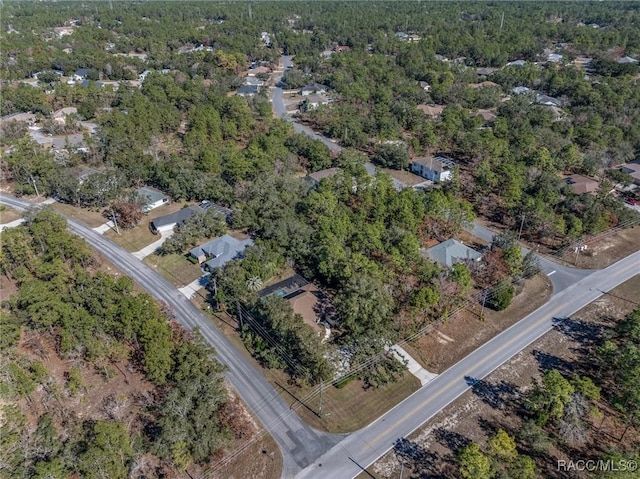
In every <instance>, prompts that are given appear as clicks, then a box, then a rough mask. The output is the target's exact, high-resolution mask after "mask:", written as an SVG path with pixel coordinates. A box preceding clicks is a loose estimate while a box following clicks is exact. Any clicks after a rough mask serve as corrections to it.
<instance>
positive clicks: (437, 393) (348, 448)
mask: <svg viewBox="0 0 640 479" xmlns="http://www.w3.org/2000/svg"><path fill="white" fill-rule="evenodd" d="M637 274H640V251H638V252H636V253H634V254H632V255H630V256H627V257H626V258H624V259H623V260H621V261H619V262H618V263H616V264H614V265H612V266H610V267H608V268H606V269H604V270H600V271H596V272H593V273H592V274H590V275H589V276H587V277H586V278H584V279H582V280H580V281H578V282H577V283H576V284H574V285H573V286H570V287H569V288H566V289H564V290H563V291H560V292H558V293H557V294H556V295H555V296H553V298H552V299H551V300H550V301H549V302H548V303H547V304H545V305H544V306H542V307H541V308H539V309H537V310H536V311H534V312H533V313H531V314H530V315H529V316H527V317H526V318H524V319H523V320H522V321H520V322H518V323H516V324H515V325H514V326H512V327H511V328H509V329H507V330H506V331H504V332H503V333H501V334H499V335H498V336H496V337H495V338H493V339H492V340H491V341H489V342H487V343H485V344H484V345H483V346H481V347H479V348H478V349H476V350H475V351H474V352H473V353H471V354H469V355H468V356H467V357H465V358H464V359H462V360H461V361H460V362H458V363H456V364H455V365H454V366H452V367H451V368H449V369H448V370H447V371H445V372H444V373H442V374H440V375H439V376H438V377H437V378H435V379H434V380H433V381H431V382H430V383H428V384H427V385H426V386H424V387H423V388H421V389H420V390H419V391H417V392H416V393H414V394H413V395H412V396H410V397H409V398H407V399H406V400H404V401H403V402H402V403H400V404H398V405H397V406H396V407H395V408H393V409H392V410H390V411H389V412H388V413H386V414H385V415H383V416H381V417H380V418H378V419H377V420H376V421H375V422H373V423H372V424H370V425H369V426H367V427H366V428H364V429H361V430H360V431H357V432H354V433H353V434H351V435H349V436H348V437H347V438H345V439H343V440H342V441H341V442H340V443H339V444H337V445H336V446H334V447H333V448H332V449H331V450H330V451H328V452H327V453H326V454H324V455H322V456H321V457H320V458H318V459H317V460H316V461H315V462H314V463H313V464H312V465H311V466H309V467H307V468H305V469H304V470H303V471H302V472H300V473H299V474H298V475H297V476H296V479H307V478H317V479H323V478H327V477H330V478H332V479H351V478H353V477H355V476H357V475H358V474H359V473H360V472H362V470H363V469H364V468H366V467H368V466H370V465H371V464H373V463H374V462H375V461H376V460H377V459H378V458H379V457H380V456H382V455H383V454H385V453H386V452H387V451H389V450H390V449H392V448H393V445H394V443H395V441H396V440H398V439H401V438H403V437H406V436H408V435H409V434H411V433H412V432H413V431H415V430H416V429H418V428H419V427H420V426H421V425H422V424H424V423H425V422H426V421H428V420H429V419H431V418H432V417H433V416H435V415H436V414H437V413H438V412H440V411H441V410H442V409H443V408H445V407H446V406H447V405H449V404H450V403H451V402H453V401H454V400H455V399H457V398H458V397H459V396H461V395H462V394H463V393H464V392H466V391H467V390H469V388H470V387H471V386H472V385H473V383H474V382H475V381H477V380H479V379H482V378H484V377H485V376H487V375H488V374H489V373H491V372H492V371H494V370H495V369H496V368H498V367H500V366H501V365H502V364H504V363H505V362H506V361H508V360H509V359H510V358H512V357H513V356H515V355H516V354H517V353H519V352H520V351H522V350H523V349H524V348H526V347H527V346H528V345H529V344H531V343H532V342H533V341H535V340H536V339H538V338H539V337H541V336H542V335H544V334H545V333H546V332H548V331H549V330H550V329H551V328H553V325H554V322H555V321H558V320H562V319H563V318H567V317H569V316H571V315H572V314H574V313H575V312H577V311H578V310H580V309H581V308H582V307H584V306H586V305H587V304H589V303H590V302H592V301H593V300H595V299H597V298H598V297H600V296H602V294H604V292H606V291H609V290H611V289H612V288H614V287H616V286H617V285H619V284H620V283H622V282H624V281H626V280H628V279H629V278H631V277H633V276H635V275H637Z"/></svg>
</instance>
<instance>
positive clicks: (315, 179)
mask: <svg viewBox="0 0 640 479" xmlns="http://www.w3.org/2000/svg"><path fill="white" fill-rule="evenodd" d="M339 171H340V168H327V169H326V170H320V171H316V172H314V173H309V174H308V175H307V176H306V177H305V179H306V180H307V181H308V182H309V183H310V184H311V185H312V186H315V185H317V184H318V183H320V181H322V180H324V179H325V178H331V177H332V176H335V175H337V174H338V172H339Z"/></svg>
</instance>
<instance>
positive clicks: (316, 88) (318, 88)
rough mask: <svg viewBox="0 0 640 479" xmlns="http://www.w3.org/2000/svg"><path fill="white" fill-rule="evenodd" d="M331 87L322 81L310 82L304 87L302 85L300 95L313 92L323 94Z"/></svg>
mask: <svg viewBox="0 0 640 479" xmlns="http://www.w3.org/2000/svg"><path fill="white" fill-rule="evenodd" d="M328 89H329V87H328V86H326V85H321V84H320V83H310V84H308V85H306V86H304V87H302V88H301V89H300V92H299V93H300V95H302V96H307V95H312V94H314V93H315V94H318V93H320V94H322V93H327V90H328Z"/></svg>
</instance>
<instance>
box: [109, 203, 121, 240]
mask: <svg viewBox="0 0 640 479" xmlns="http://www.w3.org/2000/svg"><path fill="white" fill-rule="evenodd" d="M111 219H113V224H114V226H115V227H116V233H118V234H120V228H118V221H117V220H116V214H115V212H114V211H113V208H111Z"/></svg>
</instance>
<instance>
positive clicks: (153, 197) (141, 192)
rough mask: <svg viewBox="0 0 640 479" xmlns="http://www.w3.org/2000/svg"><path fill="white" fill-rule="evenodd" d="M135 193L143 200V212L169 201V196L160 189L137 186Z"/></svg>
mask: <svg viewBox="0 0 640 479" xmlns="http://www.w3.org/2000/svg"><path fill="white" fill-rule="evenodd" d="M136 193H137V195H138V197H139V198H140V199H142V201H143V202H144V203H143V206H142V212H143V213H148V212H149V211H151V210H152V209H154V208H157V207H158V206H162V205H164V204H166V203H168V202H169V197H168V196H167V195H165V194H164V193H163V192H162V191H159V190H156V189H155V188H147V187H144V188H138V189H137V190H136Z"/></svg>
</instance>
